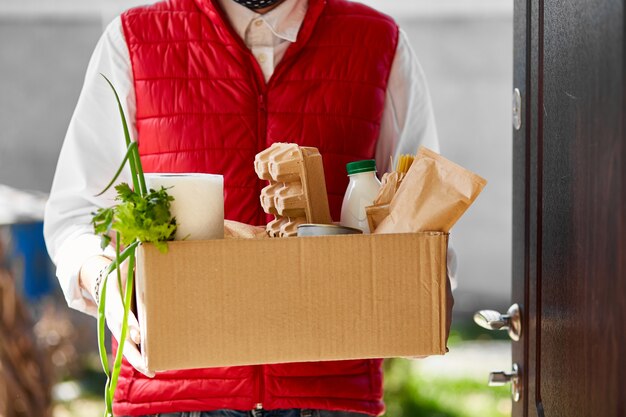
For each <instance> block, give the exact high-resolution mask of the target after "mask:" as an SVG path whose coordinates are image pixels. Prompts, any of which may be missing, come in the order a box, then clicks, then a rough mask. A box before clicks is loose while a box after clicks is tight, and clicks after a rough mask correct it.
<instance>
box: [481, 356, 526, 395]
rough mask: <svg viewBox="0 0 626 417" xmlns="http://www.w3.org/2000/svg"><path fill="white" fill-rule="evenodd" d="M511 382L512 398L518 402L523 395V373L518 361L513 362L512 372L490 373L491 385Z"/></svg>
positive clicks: (498, 385) (495, 385)
mask: <svg viewBox="0 0 626 417" xmlns="http://www.w3.org/2000/svg"><path fill="white" fill-rule="evenodd" d="M508 383H510V384H511V398H512V399H513V401H515V402H517V401H519V400H520V398H521V396H522V375H521V372H520V369H519V366H517V364H516V363H514V364H513V370H512V371H511V372H502V371H500V372H491V373H490V374H489V386H490V387H500V386H502V385H506V384H508Z"/></svg>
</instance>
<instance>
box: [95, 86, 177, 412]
mask: <svg viewBox="0 0 626 417" xmlns="http://www.w3.org/2000/svg"><path fill="white" fill-rule="evenodd" d="M100 75H102V77H103V78H104V79H105V80H106V82H107V83H108V84H109V86H110V87H111V89H112V90H113V94H114V95H115V100H116V102H117V107H118V110H119V114H120V118H121V121H122V127H123V130H124V140H125V142H126V154H125V156H124V159H123V160H122V163H121V165H120V166H119V167H118V169H117V171H116V172H115V174H114V175H113V179H112V180H111V181H110V182H109V183H108V184H107V186H106V187H105V188H104V190H102V191H101V192H100V193H98V194H97V195H96V196H100V195H102V194H104V193H105V192H106V191H108V190H109V189H110V188H111V187H112V186H113V184H114V183H115V181H116V180H117V179H118V177H119V176H120V174H121V172H122V170H123V169H124V166H125V165H126V163H127V162H128V165H129V167H130V171H131V178H132V183H133V189H131V188H130V187H129V186H128V184H124V183H122V184H119V185H117V186H116V187H115V189H116V190H117V198H116V200H117V201H119V202H120V203H119V204H117V205H115V206H114V207H111V208H101V209H99V210H97V211H96V212H95V213H92V214H93V217H92V220H91V223H92V224H93V226H94V232H95V233H96V234H97V235H100V237H101V238H102V244H103V248H104V247H106V246H108V245H109V243H110V242H111V237H110V233H112V232H113V231H115V233H116V245H115V260H113V262H111V264H110V265H109V267H108V268H107V269H106V271H105V272H104V273H105V274H106V275H105V276H104V277H103V283H102V290H101V294H100V304H99V305H98V350H99V353H100V362H101V363H102V368H103V369H104V373H105V375H106V376H107V382H106V387H105V393H104V402H105V411H104V416H105V417H113V398H114V395H115V389H116V388H117V381H118V378H119V374H120V369H121V367H122V359H123V352H124V344H125V342H126V336H127V334H128V316H129V314H130V306H131V302H132V298H133V284H134V270H135V249H136V248H137V246H138V245H139V243H140V242H151V243H154V244H155V246H156V247H157V248H158V249H159V250H161V251H162V252H165V251H167V243H166V242H167V241H169V240H173V239H174V234H175V232H176V219H175V218H173V217H172V215H171V212H170V204H171V202H172V201H173V197H171V196H169V195H168V194H167V191H166V189H165V188H161V189H160V190H156V191H155V190H148V189H147V188H146V180H145V178H144V172H143V167H142V165H141V158H140V155H139V148H138V146H137V142H135V141H133V140H131V138H130V133H129V129H128V123H127V122H126V116H125V115H124V109H123V107H122V103H121V101H120V98H119V95H118V94H117V91H116V90H115V87H114V86H113V84H112V83H111V81H109V79H108V78H107V77H106V76H105V75H104V74H100ZM122 244H124V245H125V246H126V247H125V248H124V250H122V249H121V248H122ZM126 259H128V275H127V277H126V287H123V285H122V277H121V271H120V267H121V265H122V263H123V262H124V261H125V260H126ZM114 269H115V270H116V272H117V280H118V284H119V288H120V297H121V298H122V303H123V305H124V315H123V322H122V331H121V335H120V340H118V347H117V354H116V355H115V360H114V362H113V369H112V371H109V360H108V357H107V350H106V345H105V321H106V316H105V305H106V297H107V296H111V294H107V293H106V288H107V282H108V278H109V274H111V273H112V272H113V270H114ZM113 296H116V295H113Z"/></svg>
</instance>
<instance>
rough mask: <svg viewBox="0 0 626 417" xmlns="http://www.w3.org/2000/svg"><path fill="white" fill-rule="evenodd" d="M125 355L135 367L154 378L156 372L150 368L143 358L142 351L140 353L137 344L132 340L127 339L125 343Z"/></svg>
mask: <svg viewBox="0 0 626 417" xmlns="http://www.w3.org/2000/svg"><path fill="white" fill-rule="evenodd" d="M124 357H125V358H126V360H127V361H128V363H130V364H131V365H132V367H133V368H135V369H136V370H138V371H139V372H141V373H142V374H144V375H145V376H147V377H148V378H154V372H151V371H149V370H148V368H147V367H146V364H145V363H144V361H143V358H142V357H141V353H139V350H138V349H137V346H136V345H135V344H134V343H133V342H132V341H130V340H126V343H125V344H124Z"/></svg>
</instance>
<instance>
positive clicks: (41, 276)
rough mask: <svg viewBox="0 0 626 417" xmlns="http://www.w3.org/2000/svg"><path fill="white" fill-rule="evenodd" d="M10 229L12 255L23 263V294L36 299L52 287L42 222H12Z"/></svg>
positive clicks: (51, 275) (50, 290)
mask: <svg viewBox="0 0 626 417" xmlns="http://www.w3.org/2000/svg"><path fill="white" fill-rule="evenodd" d="M10 231H11V237H12V241H13V248H14V253H13V256H14V257H16V258H21V259H22V261H23V265H24V276H23V284H24V288H23V292H24V296H25V297H26V299H28V300H30V301H36V300H38V299H39V298H41V297H43V296H45V295H48V294H50V293H51V292H52V290H53V288H54V275H53V272H52V262H51V261H50V257H49V256H48V251H47V249H46V244H45V241H44V239H43V222H34V223H18V224H13V225H11V227H10Z"/></svg>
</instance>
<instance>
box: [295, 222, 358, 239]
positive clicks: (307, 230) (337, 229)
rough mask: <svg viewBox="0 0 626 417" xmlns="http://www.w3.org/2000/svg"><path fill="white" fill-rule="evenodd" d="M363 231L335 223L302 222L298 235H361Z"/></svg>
mask: <svg viewBox="0 0 626 417" xmlns="http://www.w3.org/2000/svg"><path fill="white" fill-rule="evenodd" d="M360 234H363V231H362V230H360V229H355V228H353V227H345V226H339V225H335V224H301V225H300V226H298V236H299V237H301V236H329V235H360Z"/></svg>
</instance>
